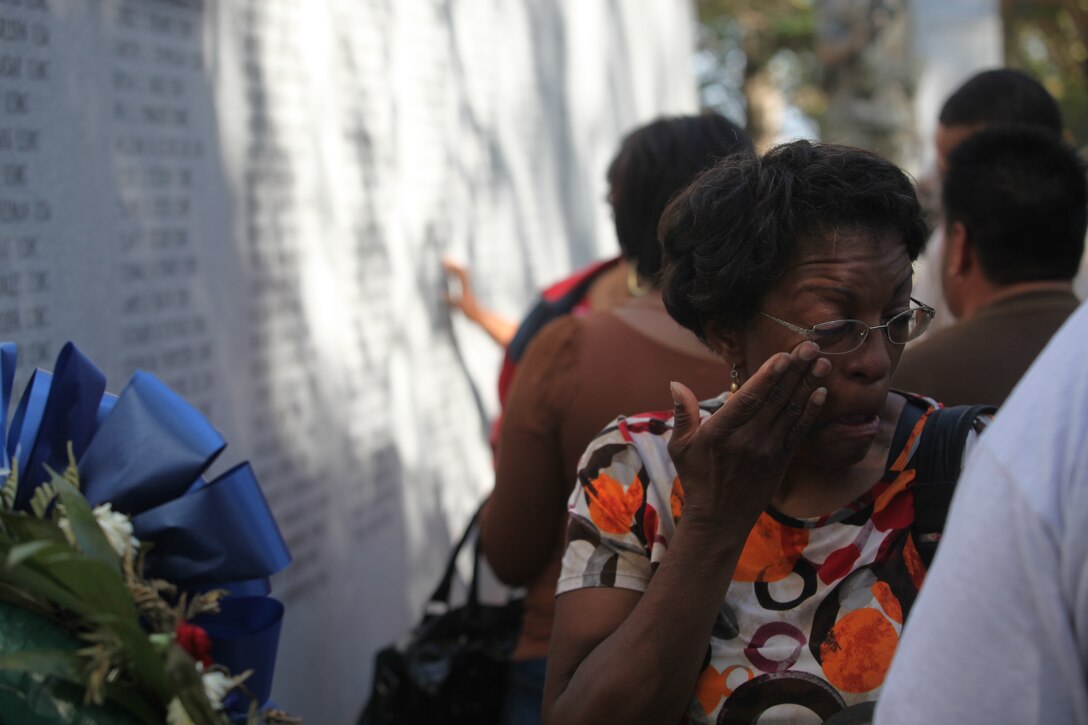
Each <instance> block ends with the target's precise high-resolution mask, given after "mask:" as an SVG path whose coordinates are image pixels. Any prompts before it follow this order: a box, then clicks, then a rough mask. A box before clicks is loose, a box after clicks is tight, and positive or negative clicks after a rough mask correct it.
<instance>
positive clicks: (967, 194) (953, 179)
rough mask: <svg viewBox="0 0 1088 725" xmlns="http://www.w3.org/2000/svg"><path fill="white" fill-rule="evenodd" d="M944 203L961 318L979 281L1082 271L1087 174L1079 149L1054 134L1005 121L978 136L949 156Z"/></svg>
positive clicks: (948, 275)
mask: <svg viewBox="0 0 1088 725" xmlns="http://www.w3.org/2000/svg"><path fill="white" fill-rule="evenodd" d="M942 202H943V205H944V213H945V220H946V221H945V239H946V245H945V259H944V267H943V269H944V289H945V297H946V298H947V300H948V304H949V307H950V309H951V310H952V312H953V313H954V314H956V316H957V317H959V316H962V315H963V312H964V309H965V307H966V308H970V307H972V306H973V305H972V301H971V299H969V297H970V295H971V294H972V290H975V289H978V288H979V287H980V286H984V287H990V288H1001V287H1007V286H1008V285H1012V284H1017V283H1023V282H1060V281H1069V280H1071V279H1073V277H1074V276H1076V273H1077V268H1078V266H1079V265H1080V258H1081V255H1082V254H1083V252H1084V234H1085V230H1086V227H1088V180H1086V178H1085V165H1084V162H1083V161H1081V159H1080V157H1079V156H1078V155H1077V153H1076V151H1074V150H1073V149H1072V148H1070V147H1069V146H1067V145H1066V144H1064V143H1062V142H1061V141H1060V140H1059V139H1058V138H1057V136H1055V135H1054V134H1053V133H1050V132H1048V131H1046V130H1043V129H1040V128H1037V127H1030V126H1003V127H993V128H988V129H984V130H982V131H979V132H978V133H976V134H974V135H973V136H971V137H970V138H968V139H967V140H965V141H964V142H962V143H961V144H960V145H959V146H957V147H956V148H955V149H953V151H952V153H951V154H950V155H949V157H948V172H947V174H946V175H945V179H944V188H943V192H942ZM972 280H973V281H972Z"/></svg>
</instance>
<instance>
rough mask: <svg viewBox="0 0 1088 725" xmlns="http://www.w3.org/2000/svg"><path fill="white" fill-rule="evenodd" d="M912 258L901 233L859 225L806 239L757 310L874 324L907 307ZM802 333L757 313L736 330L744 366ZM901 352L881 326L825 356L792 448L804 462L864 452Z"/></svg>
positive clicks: (800, 320) (789, 317) (842, 461)
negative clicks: (798, 444)
mask: <svg viewBox="0 0 1088 725" xmlns="http://www.w3.org/2000/svg"><path fill="white" fill-rule="evenodd" d="M911 272H912V270H911V262H910V257H909V255H908V254H907V248H906V245H905V244H904V243H903V240H902V237H901V236H900V235H898V234H893V233H887V232H884V233H875V232H872V231H865V230H858V231H851V232H840V233H838V234H836V235H835V236H834V238H832V239H825V240H824V241H821V242H816V243H809V244H807V245H805V246H804V247H803V248H802V250H801V253H800V255H799V256H798V258H797V259H795V260H794V262H793V263H792V264H791V265H790V266H789V267H788V268H787V269H786V271H785V273H784V274H783V275H782V277H781V279H780V280H779V282H778V283H777V284H776V285H775V287H774V288H773V289H772V290H771V291H770V293H769V294H768V295H767V297H766V299H765V300H764V301H763V305H762V307H761V310H762V311H763V312H766V313H767V314H769V315H773V316H775V317H777V318H779V319H781V320H784V321H786V322H790V323H792V324H794V325H797V326H799V327H804V328H811V327H812V326H813V325H816V324H819V323H821V322H829V321H832V320H845V319H853V320H861V321H863V322H865V323H867V324H869V325H880V324H883V323H884V322H886V321H887V320H888V319H889V318H891V317H893V316H894V315H896V314H898V313H900V312H902V311H904V310H906V309H908V308H909V307H910V305H911V302H910V293H911V284H912V282H911ZM803 339H804V338H803V337H802V336H801V335H799V334H798V333H796V332H794V331H792V330H790V329H788V328H786V327H783V326H782V325H780V324H778V323H776V322H774V321H773V320H770V319H767V318H766V317H764V316H763V315H757V316H756V318H755V319H753V321H752V322H751V323H750V324H749V325H748V327H747V329H746V330H745V331H744V333H743V334H742V335H741V336H740V338H739V342H740V345H741V349H740V350H738V352H739V354H740V356H741V359H742V360H743V369H744V371H745V372H751V371H754V370H757V369H759V366H760V365H762V364H763V362H764V361H766V360H767V358H769V357H770V356H771V355H774V354H776V353H779V352H783V351H790V350H792V349H793V348H794V347H796V346H797V345H798V344H799V343H800V342H801V341H802V340H803ZM902 353H903V347H902V345H896V344H893V343H892V342H890V341H889V340H888V336H887V334H886V333H885V332H884V330H875V331H872V332H871V333H870V334H869V337H868V339H866V341H865V343H864V344H863V345H862V346H861V347H860V348H859V349H857V350H855V351H853V352H850V353H846V354H842V355H828V356H827V359H828V360H829V361H830V362H831V372H830V373H829V374H828V376H827V378H826V380H827V382H826V383H825V384H826V386H827V390H828V397H827V403H826V404H825V405H824V409H823V412H822V413H821V414H820V417H819V419H818V421H817V423H816V425H815V426H814V427H813V429H812V431H811V433H810V434H809V435H808V438H807V442H806V444H805V445H804V446H803V447H802V450H801V451H799V455H801V456H802V457H803V458H804V459H805V460H807V461H811V462H812V463H814V464H818V465H821V466H826V467H832V468H835V467H846V466H850V465H853V464H854V463H857V462H858V461H860V460H861V459H863V458H864V457H865V454H866V453H867V452H868V450H869V447H870V446H871V445H872V443H873V440H874V439H875V438H876V434H877V431H878V429H879V427H880V421H881V417H880V416H881V414H882V413H883V411H884V407H885V403H886V401H887V397H888V388H889V384H890V382H891V377H892V373H893V372H895V368H896V365H898V364H899V357H900V355H902Z"/></svg>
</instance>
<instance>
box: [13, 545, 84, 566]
mask: <svg viewBox="0 0 1088 725" xmlns="http://www.w3.org/2000/svg"><path fill="white" fill-rule="evenodd" d="M59 548H60V545H59V544H57V543H56V542H53V541H28V542H27V543H25V544H16V545H15V546H13V547H11V549H10V550H8V555H7V556H6V557H5V558H4V566H5V567H7V568H8V569H14V568H15V567H17V566H19V565H20V564H22V563H23V562H25V561H27V560H28V559H33V558H35V557H38V558H42V557H43V556H44V553H46V552H50V551H53V552H56V551H57V550H58V549H59ZM64 549H65V550H67V551H71V549H70V548H69V547H67V546H65V547H64Z"/></svg>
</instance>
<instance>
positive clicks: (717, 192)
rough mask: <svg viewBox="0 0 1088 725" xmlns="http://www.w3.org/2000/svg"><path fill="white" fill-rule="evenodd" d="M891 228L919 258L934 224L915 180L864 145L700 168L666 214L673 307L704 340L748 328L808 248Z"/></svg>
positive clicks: (801, 149) (782, 150) (667, 283)
mask: <svg viewBox="0 0 1088 725" xmlns="http://www.w3.org/2000/svg"><path fill="white" fill-rule="evenodd" d="M858 232H862V233H872V234H875V235H884V234H891V235H895V236H896V237H898V238H901V239H902V240H903V244H904V246H905V247H906V250H907V253H908V254H909V256H910V259H911V260H914V259H916V258H917V257H918V254H919V253H920V252H921V250H922V247H923V246H924V244H925V240H926V233H927V230H926V223H925V219H924V217H923V216H922V210H921V207H920V206H919V204H918V197H917V195H916V193H915V190H914V185H913V183H912V182H911V180H910V178H909V177H908V176H907V175H906V174H905V173H903V171H901V170H900V169H899V168H898V167H897V166H895V165H894V164H893V163H891V162H890V161H887V160H886V159H883V158H881V157H879V156H877V155H875V154H872V153H869V152H867V151H862V150H860V149H855V148H849V147H845V146H832V145H822V144H813V143H810V142H808V141H794V142H792V143H788V144H783V145H781V146H777V147H775V148H773V149H771V150H770V151H769V152H768V153H766V154H765V155H764V156H762V157H757V156H755V155H751V154H748V155H740V156H734V157H732V158H729V159H726V160H725V161H723V162H721V163H719V164H718V165H717V166H714V167H713V168H711V169H709V170H707V171H706V172H704V173H702V174H700V175H699V176H698V177H697V178H696V179H695V180H694V181H693V182H692V183H691V185H690V186H688V187H687V188H686V189H685V190H684V191H683V192H682V193H681V194H680V195H678V196H677V197H676V198H675V199H674V200H673V201H672V203H670V204H669V206H668V208H666V209H665V213H664V214H663V215H662V217H661V223H660V226H659V228H658V235H659V238H660V240H661V245H662V249H663V252H664V263H663V268H662V280H663V283H662V289H663V294H664V301H665V307H666V309H667V310H668V311H669V314H670V315H671V316H672V317H673V319H675V320H676V321H677V322H679V323H680V324H681V325H683V326H684V327H686V328H687V329H689V330H691V331H692V332H694V333H695V334H696V335H698V336H699V338H700V339H702V340H703V341H704V342H705V341H707V333H708V332H709V331H717V330H741V329H743V328H744V327H745V326H746V325H747V324H748V323H749V322H750V321H751V320H752V318H753V317H754V316H755V315H756V314H758V312H759V310H760V309H761V307H762V304H763V299H764V297H765V296H766V295H767V293H768V292H769V291H770V290H771V288H772V287H773V286H774V285H775V283H776V282H777V281H778V279H779V278H780V277H781V275H782V273H783V272H784V270H785V269H786V267H787V266H788V265H789V264H790V262H791V261H792V260H793V259H794V258H795V257H796V256H797V254H798V253H799V252H800V249H801V246H802V245H806V246H807V245H811V244H820V243H824V242H828V241H831V240H833V239H834V238H835V237H836V235H839V234H849V233H858Z"/></svg>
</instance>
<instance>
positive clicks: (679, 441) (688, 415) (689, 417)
mask: <svg viewBox="0 0 1088 725" xmlns="http://www.w3.org/2000/svg"><path fill="white" fill-rule="evenodd" d="M669 389H670V391H671V392H672V401H673V426H672V437H671V438H669V455H670V456H671V457H672V459H673V460H674V461H675V460H677V458H680V457H682V456H683V454H684V451H686V450H687V448H688V446H689V445H691V441H692V440H693V439H694V438H695V436H696V434H697V433H698V432H699V423H700V420H699V401H698V400H697V399H696V397H695V393H693V392H691V390H690V389H689V388H688V386H686V385H684V384H683V383H677V382H672V383H669Z"/></svg>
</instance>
